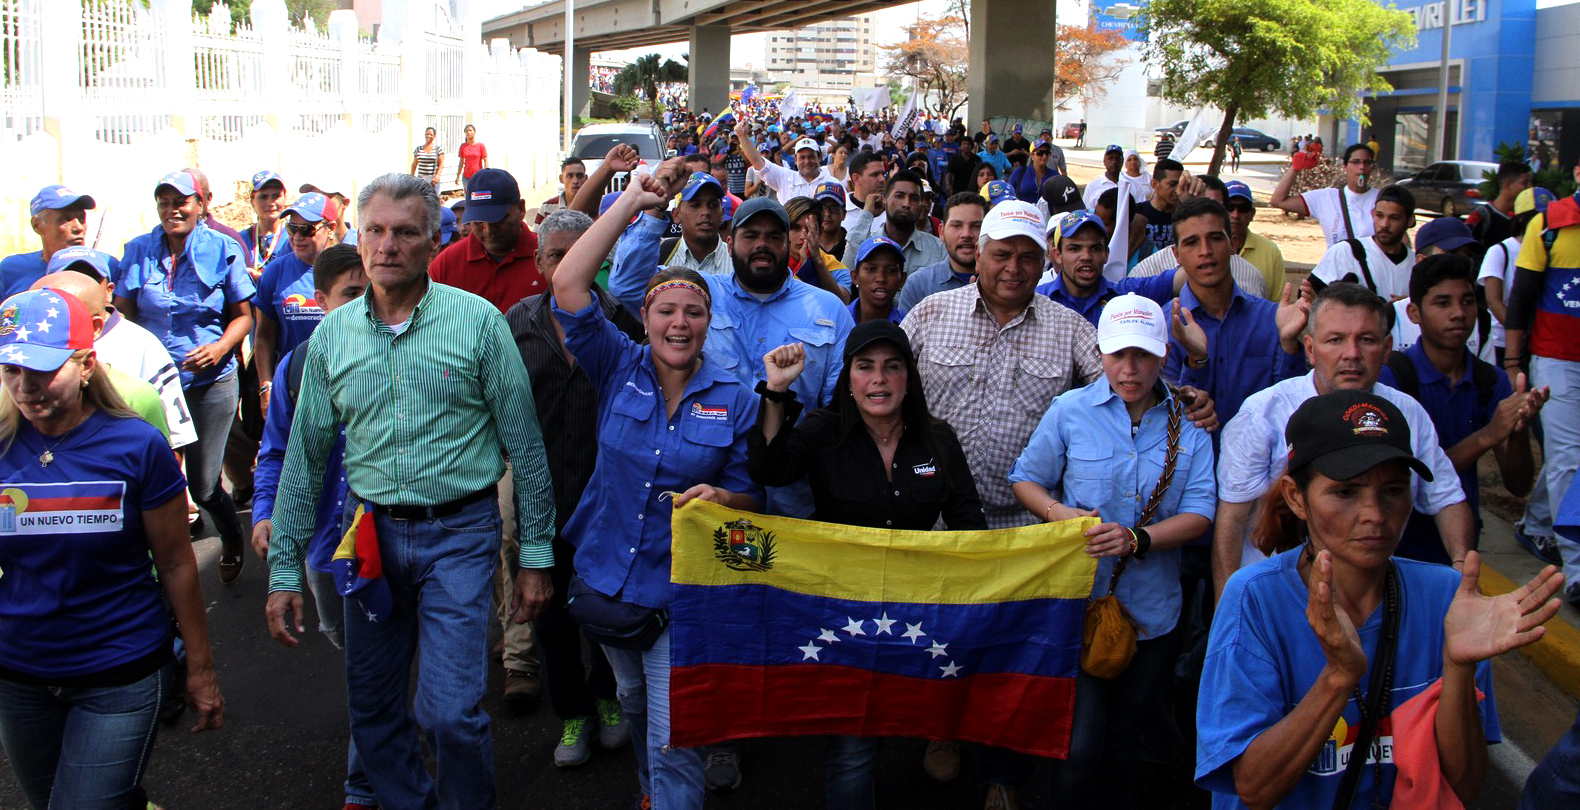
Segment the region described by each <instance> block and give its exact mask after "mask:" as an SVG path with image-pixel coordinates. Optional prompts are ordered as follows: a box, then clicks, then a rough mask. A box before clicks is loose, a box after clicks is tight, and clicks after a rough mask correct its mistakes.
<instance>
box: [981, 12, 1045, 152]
mask: <svg viewBox="0 0 1580 810" xmlns="http://www.w3.org/2000/svg"><path fill="white" fill-rule="evenodd" d="M1055 30H1056V29H1055V19H1054V3H1051V2H1048V0H973V2H972V3H971V62H970V64H971V78H970V82H969V83H968V88H969V90H970V93H971V96H970V98H971V100H970V104H969V112H968V116H969V118H968V119H967V122H968V124H970V126H969V127H968V128H970V129H971V130H972V131H975V128H976V127H975V125H976V123H977V122H979V121H981V120H982V119H984V118H991V117H994V116H1000V115H1007V116H1014V117H1018V118H1030V119H1033V120H1037V121H1050V122H1051V121H1052V120H1053V103H1054V102H1053V46H1054V39H1055Z"/></svg>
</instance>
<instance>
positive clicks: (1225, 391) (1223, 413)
mask: <svg viewBox="0 0 1580 810" xmlns="http://www.w3.org/2000/svg"><path fill="white" fill-rule="evenodd" d="M1229 283H1231V284H1233V283H1234V282H1233V280H1232V279H1231V280H1230V281H1229ZM1179 297H1180V306H1181V307H1183V308H1185V309H1189V310H1190V312H1191V315H1192V316H1193V317H1194V318H1195V319H1196V323H1197V324H1199V325H1200V326H1201V328H1202V331H1204V332H1206V333H1207V365H1206V367H1204V368H1186V366H1185V358H1186V352H1185V347H1184V346H1183V345H1181V344H1180V342H1179V341H1178V340H1175V339H1174V336H1173V334H1172V330H1171V333H1170V335H1169V356H1168V359H1167V360H1165V361H1164V363H1163V376H1164V377H1165V378H1167V379H1170V380H1173V381H1174V382H1175V383H1177V384H1179V385H1192V386H1195V387H1197V388H1200V389H1201V390H1203V391H1206V392H1207V395H1208V396H1210V397H1212V401H1213V407H1214V408H1215V409H1216V410H1217V412H1218V424H1220V425H1227V424H1229V420H1230V419H1233V418H1234V415H1235V414H1237V413H1239V412H1240V406H1241V405H1243V404H1244V403H1245V399H1246V397H1249V396H1250V395H1252V394H1254V393H1256V392H1257V391H1260V390H1262V389H1263V388H1266V387H1268V386H1270V385H1272V384H1273V383H1276V382H1281V381H1283V380H1287V379H1289V378H1290V377H1298V376H1300V375H1302V374H1305V373H1306V355H1305V353H1304V352H1301V353H1297V354H1287V353H1285V352H1284V348H1283V347H1282V346H1280V345H1279V343H1278V305H1277V304H1275V303H1273V302H1272V301H1269V300H1267V299H1266V298H1259V297H1256V296H1252V295H1246V294H1245V291H1243V290H1241V289H1240V288H1239V287H1238V286H1237V287H1235V288H1234V298H1233V300H1231V301H1230V302H1229V311H1228V312H1226V313H1225V314H1224V317H1223V320H1218V319H1217V318H1214V317H1213V316H1212V315H1210V314H1208V313H1207V308H1206V307H1204V306H1202V303H1201V300H1200V299H1198V298H1197V297H1196V293H1194V292H1192V291H1191V288H1190V285H1189V284H1187V285H1185V288H1184V289H1182V290H1180V296H1179ZM1221 435H1223V433H1222V431H1217V432H1214V433H1213V434H1212V437H1213V444H1214V446H1216V445H1217V441H1218V437H1219V436H1221Z"/></svg>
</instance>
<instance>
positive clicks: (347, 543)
mask: <svg viewBox="0 0 1580 810" xmlns="http://www.w3.org/2000/svg"><path fill="white" fill-rule="evenodd" d="M364 517H371V516H369V515H367V513H366V512H364V511H363V506H362V504H357V513H356V514H355V515H353V516H352V517H351V528H349V529H346V533H345V534H343V535H341V536H340V545H338V546H335V553H334V556H332V557H330V559H331V560H355V559H356V558H357V527H359V526H361V525H362V519H363V518H364Z"/></svg>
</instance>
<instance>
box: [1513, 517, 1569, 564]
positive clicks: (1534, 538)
mask: <svg viewBox="0 0 1580 810" xmlns="http://www.w3.org/2000/svg"><path fill="white" fill-rule="evenodd" d="M1514 540H1515V542H1517V543H1519V544H1520V545H1521V546H1522V547H1523V548H1524V549H1525V550H1526V551H1529V552H1530V553H1531V554H1533V555H1535V556H1536V559H1538V560H1541V561H1543V562H1546V563H1550V564H1552V565H1563V564H1564V561H1563V558H1562V557H1560V556H1559V555H1558V541H1557V539H1555V538H1553V537H1552V536H1550V535H1540V534H1537V535H1529V534H1526V533H1525V527H1524V526H1515V527H1514Z"/></svg>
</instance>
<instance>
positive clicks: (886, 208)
mask: <svg viewBox="0 0 1580 810" xmlns="http://www.w3.org/2000/svg"><path fill="white" fill-rule="evenodd" d="M925 216H927V207H926V203H925V202H924V201H923V199H922V178H920V177H918V176H916V175H915V174H913V173H911V172H910V171H898V172H895V173H894V174H893V175H892V176H890V177H889V182H888V185H887V187H886V188H885V189H884V194H883V213H881V214H880V213H878V211H877V206H876V205H875V201H873V200H868V201H867V208H866V209H864V210H863V211H862V215H861V216H859V217H857V218H856V226H855V227H854V228H847V229H846V234H845V237H846V238H845V255H844V256H842V257H840V260H841V261H843V262H844V263H845V266H846V267H854V266H855V265H856V250H857V249H858V248H860V247H861V245H862V243H863V242H866V241H867V240H868V239H871V238H873V237H874V236H885V237H888V238H889V239H892V240H894V241H895V242H896V243H898V244H899V245H900V246H901V248H902V250H903V252H904V253H905V272H906V274H907V275H909V274H910V273H913V272H915V271H917V270H920V269H921V268H923V267H926V266H928V265H931V264H937V263H938V262H940V261H942V260H943V259H944V258H945V257H946V256H947V255H948V254H947V253H946V252H945V250H944V243H943V240H942V239H939V238H938V237H936V236H933V235H932V234H930V233H927V232H926V231H923V230H922V229H921V228H918V227H917V223H918V222H919V221H920V220H921V219H922V218H923V217H925Z"/></svg>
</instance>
